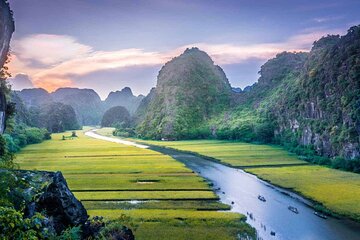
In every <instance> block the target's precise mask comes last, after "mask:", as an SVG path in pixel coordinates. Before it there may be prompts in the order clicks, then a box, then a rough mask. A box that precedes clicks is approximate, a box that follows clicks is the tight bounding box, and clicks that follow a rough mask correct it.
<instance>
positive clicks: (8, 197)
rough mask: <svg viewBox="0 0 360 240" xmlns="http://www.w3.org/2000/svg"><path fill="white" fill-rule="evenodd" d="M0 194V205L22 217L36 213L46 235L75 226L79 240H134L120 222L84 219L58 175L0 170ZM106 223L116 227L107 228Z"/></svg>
mask: <svg viewBox="0 0 360 240" xmlns="http://www.w3.org/2000/svg"><path fill="white" fill-rule="evenodd" d="M0 192H1V193H5V194H3V195H2V196H0V202H2V203H3V204H4V206H12V207H13V208H14V209H15V210H17V211H22V212H23V213H24V218H26V219H31V218H33V217H34V216H35V217H36V215H37V214H39V213H40V214H41V215H42V216H43V217H44V218H45V219H44V220H39V221H41V222H38V224H39V226H41V228H42V229H47V230H46V232H47V235H48V236H56V235H58V236H59V235H60V234H62V233H63V231H64V230H66V229H69V228H72V227H77V226H79V227H80V229H81V238H82V239H97V237H98V236H99V233H101V235H102V236H105V238H107V239H108V237H109V238H111V239H115V240H134V239H135V238H134V235H133V233H132V231H131V229H129V228H127V227H125V226H123V225H122V224H121V223H119V224H118V223H116V222H115V223H113V222H105V221H103V218H102V217H94V218H92V219H88V214H87V211H86V209H85V208H84V206H83V205H82V203H81V202H80V201H79V200H77V199H76V198H75V196H74V194H73V193H72V192H71V191H70V189H69V187H68V185H67V183H66V180H65V178H64V177H63V175H62V174H61V172H46V171H26V170H5V169H2V170H0ZM108 224H109V225H112V226H114V225H115V226H116V227H115V228H111V227H110V228H109V227H107V225H108ZM1 230H2V229H1V225H0V231H1ZM39 231H41V229H40V228H39ZM5 236H6V235H5ZM0 238H1V234H0Z"/></svg>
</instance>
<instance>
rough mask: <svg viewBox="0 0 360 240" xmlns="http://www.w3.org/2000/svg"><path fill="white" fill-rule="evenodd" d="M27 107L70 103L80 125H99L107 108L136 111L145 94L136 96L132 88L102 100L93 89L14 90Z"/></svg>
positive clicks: (112, 93) (114, 93) (111, 94)
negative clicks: (117, 107) (116, 107)
mask: <svg viewBox="0 0 360 240" xmlns="http://www.w3.org/2000/svg"><path fill="white" fill-rule="evenodd" d="M14 93H15V94H16V95H17V96H18V97H19V98H20V99H21V100H22V101H23V103H24V105H25V106H26V107H27V108H31V107H40V106H44V105H48V104H50V103H54V102H58V103H63V104H65V105H70V106H71V107H72V108H73V109H74V111H75V113H76V117H77V120H78V122H79V124H80V125H82V126H84V125H98V124H100V121H101V118H102V116H103V114H104V112H105V111H106V110H108V109H109V108H111V107H114V106H123V107H125V108H126V109H127V110H128V111H129V112H130V113H134V112H135V111H136V109H137V107H138V105H139V104H140V102H141V100H142V99H143V98H144V96H142V95H139V96H134V95H133V94H132V91H131V89H130V88H127V87H126V88H124V89H123V90H121V91H116V92H111V93H110V94H109V96H108V97H107V98H106V100H104V101H102V100H101V99H100V97H99V95H98V94H97V93H96V92H95V91H94V90H93V89H79V88H59V89H57V90H56V91H55V92H52V93H49V92H47V91H46V90H45V89H42V88H30V89H23V90H21V91H14Z"/></svg>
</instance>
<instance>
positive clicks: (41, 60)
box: [9, 29, 340, 91]
mask: <svg viewBox="0 0 360 240" xmlns="http://www.w3.org/2000/svg"><path fill="white" fill-rule="evenodd" d="M339 32H340V31H339V30H336V29H334V30H330V31H329V30H326V31H318V30H312V31H307V32H304V33H301V34H299V35H296V36H293V37H290V38H289V39H287V40H286V41H283V42H276V43H260V44H247V45H237V44H229V43H224V44H208V43H203V42H200V43H193V44H188V45H185V46H180V47H178V48H176V49H173V50H171V51H167V52H156V51H146V50H144V49H139V48H131V49H121V50H118V51H97V50H94V49H93V48H92V47H91V46H87V45H85V44H82V43H80V42H78V41H77V39H75V38H73V37H71V36H65V35H50V34H36V35H29V36H27V37H25V38H22V39H18V40H15V41H14V42H13V44H12V61H11V63H10V64H9V68H10V71H11V73H12V74H13V75H16V74H19V73H26V74H28V75H29V76H30V78H31V79H32V82H33V83H34V85H35V86H37V87H42V88H45V89H47V90H49V91H53V90H55V89H57V88H59V87H65V86H74V82H73V78H74V77H78V76H86V75H87V74H90V73H94V72H99V71H107V70H114V69H115V70H116V69H125V68H131V67H138V66H144V67H146V66H160V65H162V64H164V63H166V62H167V61H169V60H170V59H171V58H173V57H174V56H177V55H179V54H180V53H182V52H183V51H184V50H185V49H186V48H188V47H195V46H196V47H198V48H200V49H201V50H204V51H205V52H207V53H208V54H209V55H210V56H211V57H212V59H213V60H214V62H215V63H216V64H219V65H226V64H237V63H243V62H246V61H249V60H253V59H258V60H264V61H265V60H267V59H269V58H272V57H274V56H275V55H276V54H277V53H279V52H282V51H308V50H309V49H310V48H311V45H312V43H313V42H314V41H315V40H316V39H319V38H320V37H322V36H324V35H326V34H328V33H330V34H334V33H339Z"/></svg>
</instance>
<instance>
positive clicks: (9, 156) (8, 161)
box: [0, 134, 15, 168]
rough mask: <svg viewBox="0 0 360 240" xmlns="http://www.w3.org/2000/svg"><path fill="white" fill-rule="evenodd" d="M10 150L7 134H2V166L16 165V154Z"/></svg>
mask: <svg viewBox="0 0 360 240" xmlns="http://www.w3.org/2000/svg"><path fill="white" fill-rule="evenodd" d="M10 150H11V149H10ZM10 150H9V147H8V142H7V140H6V138H5V136H3V135H1V134H0V168H13V167H14V166H15V164H14V154H13V153H12V152H11V151H10Z"/></svg>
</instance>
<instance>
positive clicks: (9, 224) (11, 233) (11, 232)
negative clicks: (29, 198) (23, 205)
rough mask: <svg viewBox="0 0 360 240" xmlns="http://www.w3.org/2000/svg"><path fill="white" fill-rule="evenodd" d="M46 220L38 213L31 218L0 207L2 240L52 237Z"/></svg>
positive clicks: (8, 208) (0, 237)
mask: <svg viewBox="0 0 360 240" xmlns="http://www.w3.org/2000/svg"><path fill="white" fill-rule="evenodd" d="M50 235H51V234H50V232H49V229H47V228H46V226H45V218H44V217H43V216H42V215H41V214H39V213H36V214H35V215H34V216H33V217H31V218H24V216H23V214H22V213H21V212H19V211H16V210H15V209H13V208H10V207H0V239H34V240H35V239H45V238H48V237H49V236H50Z"/></svg>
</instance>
